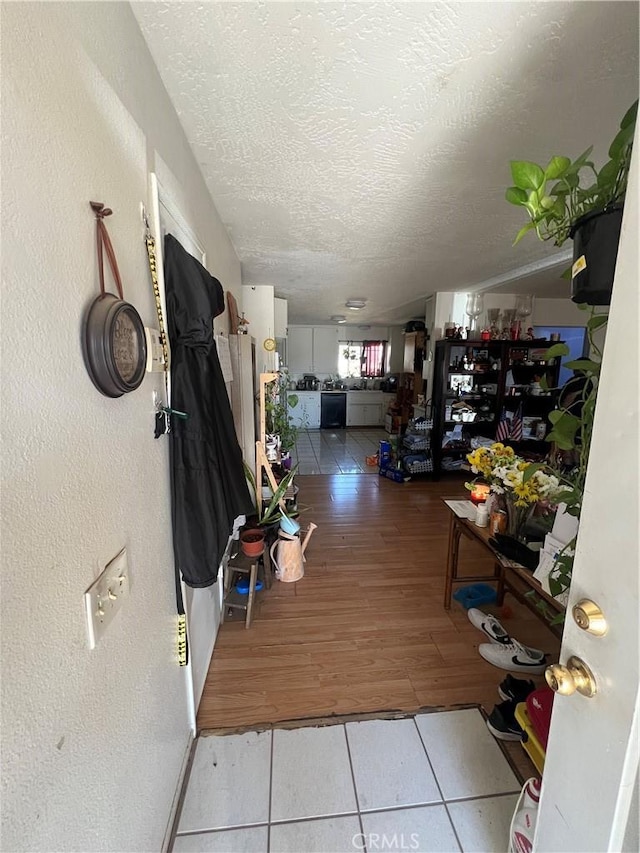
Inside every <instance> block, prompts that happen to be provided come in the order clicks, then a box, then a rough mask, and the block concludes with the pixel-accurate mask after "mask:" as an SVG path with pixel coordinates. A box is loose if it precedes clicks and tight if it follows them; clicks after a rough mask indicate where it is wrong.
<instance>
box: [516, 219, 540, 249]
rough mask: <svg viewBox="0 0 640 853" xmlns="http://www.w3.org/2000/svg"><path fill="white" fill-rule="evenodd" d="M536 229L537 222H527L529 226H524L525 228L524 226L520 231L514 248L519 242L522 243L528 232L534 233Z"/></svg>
mask: <svg viewBox="0 0 640 853" xmlns="http://www.w3.org/2000/svg"><path fill="white" fill-rule="evenodd" d="M535 227H536V223H535V222H527V224H526V225H524V226H523V227H522V228H521V229H520V230H519V231H518V233H517V234H516V239H515V240H514V241H513V243H512V245H513V246H515V245H516V243H519V242H520V240H522V238H523V237H524V235H525V234H526V233H527V232H528V231H532V230H533V229H534V228H535Z"/></svg>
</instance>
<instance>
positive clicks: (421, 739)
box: [413, 716, 463, 851]
mask: <svg viewBox="0 0 640 853" xmlns="http://www.w3.org/2000/svg"><path fill="white" fill-rule="evenodd" d="M413 724H414V726H415V727H416V731H417V732H418V737H419V738H420V743H421V744H422V748H423V750H424V754H425V757H426V759H427V762H428V764H429V767H430V768H431V772H432V773H433V778H434V780H435V783H436V787H437V788H438V791H439V792H440V797H441V799H442V805H443V806H444V810H445V812H446V813H447V817H448V818H449V824H450V825H451V829H452V830H453V834H454V836H455V839H456V841H457V842H458V848H459V849H460V851H463V847H462V844H461V843H460V838H459V836H458V830H457V829H456V825H455V824H454V822H453V819H452V817H451V813H450V812H449V809H448V808H447V802H446V800H445V798H444V794H443V792H442V788H441V787H440V781H439V779H438V776H437V774H436V771H435V768H434V766H433V764H432V763H431V759H430V758H429V752H428V750H427V745H426V744H425V742H424V740H423V738H422V732H421V731H420V728H419V727H418V723H417V722H416V718H415V716H414V718H413Z"/></svg>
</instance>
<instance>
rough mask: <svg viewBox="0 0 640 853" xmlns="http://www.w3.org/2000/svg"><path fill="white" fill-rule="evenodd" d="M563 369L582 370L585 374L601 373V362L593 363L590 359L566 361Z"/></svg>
mask: <svg viewBox="0 0 640 853" xmlns="http://www.w3.org/2000/svg"><path fill="white" fill-rule="evenodd" d="M563 367H568V368H569V370H581V371H582V372H583V373H596V374H597V373H600V367H601V365H600V362H598V361H591V360H590V359H581V360H580V361H578V360H577V359H576V360H574V361H565V363H564V364H563Z"/></svg>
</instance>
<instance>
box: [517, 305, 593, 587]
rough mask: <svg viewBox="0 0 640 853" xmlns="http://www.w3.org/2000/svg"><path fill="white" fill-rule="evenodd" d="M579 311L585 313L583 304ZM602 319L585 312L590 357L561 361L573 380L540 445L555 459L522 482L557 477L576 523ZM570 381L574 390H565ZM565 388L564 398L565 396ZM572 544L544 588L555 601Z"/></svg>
mask: <svg viewBox="0 0 640 853" xmlns="http://www.w3.org/2000/svg"><path fill="white" fill-rule="evenodd" d="M580 307H581V308H582V309H583V310H587V306H586V305H583V306H580ZM607 319H608V317H607V315H606V314H604V313H597V312H596V311H595V310H594V309H591V316H590V317H589V319H588V321H587V324H586V326H587V335H588V338H589V344H590V356H589V358H588V359H578V360H576V361H567V362H565V365H564V366H565V367H568V368H569V369H570V370H574V371H575V373H576V375H575V376H574V379H573V380H569V382H568V383H567V385H565V386H564V388H563V389H562V393H561V396H560V398H559V401H558V408H557V409H555V410H554V411H552V412H551V413H550V414H549V421H550V422H551V425H552V429H551V431H550V432H549V433H548V435H547V437H546V440H547V441H548V442H551V443H552V444H553V445H554V447H555V458H554V459H553V460H552V461H551V462H550V463H544V462H542V463H534V464H532V465H530V466H529V467H528V468H527V469H526V471H525V472H524V477H523V481H524V482H525V483H526V482H527V481H528V480H529V478H530V477H532V476H534V475H536V476H537V474H536V472H539V471H546V472H548V473H550V474H552V475H553V476H555V477H557V479H558V480H559V482H560V483H561V484H562V486H564V491H563V493H562V498H561V500H562V503H563V504H565V505H566V510H565V512H567V513H568V514H569V515H572V516H574V517H575V518H577V519H579V518H580V512H581V509H582V501H583V497H584V486H585V480H586V476H587V464H588V462H589V450H590V447H591V436H592V433H593V420H594V415H595V408H596V398H597V396H598V383H599V380H600V368H601V364H602V350H601V348H600V347H599V346H598V343H597V342H596V340H595V339H594V332H596V331H597V330H598V329H602V328H603V327H604V326H605V325H606V323H607ZM568 352H569V350H568V347H567V346H566V344H555V346H552V347H550V348H549V349H548V350H547V357H548V358H558V357H561V356H564V355H568ZM572 382H573V389H574V390H572V388H571V383H572ZM567 389H569V392H570V393H565V392H566V390H567ZM576 539H577V536H576V537H574V538H573V539H572V540H571V541H570V542H568V543H567V545H566V546H565V547H564V548H563V549H562V551H560V553H559V554H558V556H557V557H556V560H555V565H554V568H553V569H552V571H551V574H550V575H549V589H550V591H551V594H552V595H554V596H556V597H558V596H560V595H562V594H563V593H564V592H566V590H568V589H569V586H570V584H571V575H572V571H573V559H574V555H575V549H576Z"/></svg>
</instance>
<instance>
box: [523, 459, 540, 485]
mask: <svg viewBox="0 0 640 853" xmlns="http://www.w3.org/2000/svg"><path fill="white" fill-rule="evenodd" d="M544 467H545V464H544V462H532V463H531V465H527V467H526V468H525V469H524V471H523V472H522V483H523V484H524V483H528V482H529V480H530V479H531V478H532V477H533V475H534V474H535V473H536V471H542V470H543V468H544Z"/></svg>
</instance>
